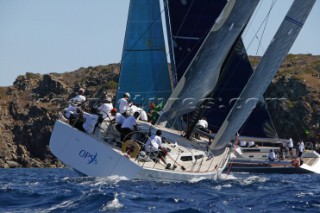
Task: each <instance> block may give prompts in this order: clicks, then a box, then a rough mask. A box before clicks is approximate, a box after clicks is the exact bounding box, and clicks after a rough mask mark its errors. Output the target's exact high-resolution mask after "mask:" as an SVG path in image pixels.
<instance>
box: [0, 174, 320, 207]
mask: <svg viewBox="0 0 320 213" xmlns="http://www.w3.org/2000/svg"><path fill="white" fill-rule="evenodd" d="M0 212H320V175H317V174H299V175H298V174H291V175H284V174H272V175H270V174H252V173H231V174H223V175H222V176H221V177H220V179H218V180H192V181H189V182H163V181H160V180H159V181H141V180H126V179H125V178H124V177H105V178H93V177H83V176H80V175H79V174H77V173H76V172H74V171H72V170H70V169H0Z"/></svg>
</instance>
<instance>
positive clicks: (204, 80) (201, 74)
mask: <svg viewBox="0 0 320 213" xmlns="http://www.w3.org/2000/svg"><path fill="white" fill-rule="evenodd" d="M258 2H259V0H243V1H236V0H230V1H229V2H228V3H227V5H226V6H225V8H224V9H223V11H222V13H221V15H220V16H219V18H218V19H217V21H216V23H215V24H214V25H213V27H212V29H211V31H210V32H209V34H208V36H207V38H206V39H205V41H204V42H203V44H202V46H201V47H200V49H199V51H198V53H197V54H196V56H195V57H194V59H193V60H192V62H191V64H190V65H189V67H188V69H187V71H186V72H185V74H184V75H183V76H182V78H181V79H180V81H179V83H178V85H177V87H176V88H175V90H174V91H173V93H172V94H171V96H170V98H169V100H168V102H167V103H166V105H165V107H164V109H163V112H162V114H161V117H160V121H166V120H169V119H172V118H175V117H179V116H181V115H183V114H186V113H188V112H191V111H193V110H195V109H196V108H197V107H199V105H200V104H201V102H202V101H203V99H204V98H205V97H206V96H208V95H209V94H210V93H211V92H212V90H213V89H214V88H215V85H216V83H217V80H218V77H219V73H220V70H221V67H222V64H223V62H224V60H225V58H226V57H227V55H228V52H229V51H230V48H231V47H232V45H233V43H234V42H235V40H236V39H237V37H238V35H239V34H240V33H241V31H242V30H243V29H244V27H245V25H246V23H247V22H248V20H249V18H250V16H251V14H252V13H253V11H254V9H255V8H256V6H257V4H258Z"/></svg>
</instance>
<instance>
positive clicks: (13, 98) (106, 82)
mask: <svg viewBox="0 0 320 213" xmlns="http://www.w3.org/2000/svg"><path fill="white" fill-rule="evenodd" d="M118 76H119V64H111V65H108V66H97V67H89V68H80V69H79V70H76V71H74V72H68V73H63V74H57V73H51V74H45V75H40V74H33V73H26V74H25V75H21V76H18V77H17V79H16V80H15V82H14V83H13V86H10V87H0V119H1V120H0V168H17V167H62V166H63V164H62V163H61V162H59V161H58V160H57V159H56V158H55V157H54V156H53V155H52V154H51V152H50V150H49V147H48V145H49V140H50V135H51V131H52V127H53V125H54V122H55V120H56V119H57V118H58V114H59V112H61V111H62V110H63V109H64V108H65V107H66V106H67V101H68V100H69V99H70V97H71V96H74V95H75V94H76V92H77V91H78V89H79V88H80V87H83V88H85V89H86V92H85V95H86V96H87V97H96V98H98V99H102V97H104V95H105V94H107V93H111V94H115V91H116V90H115V89H116V87H117V83H116V82H118Z"/></svg>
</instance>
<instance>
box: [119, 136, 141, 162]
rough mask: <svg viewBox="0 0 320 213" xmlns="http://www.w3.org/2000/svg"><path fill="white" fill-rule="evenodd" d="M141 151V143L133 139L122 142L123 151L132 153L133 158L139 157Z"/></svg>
mask: <svg viewBox="0 0 320 213" xmlns="http://www.w3.org/2000/svg"><path fill="white" fill-rule="evenodd" d="M139 151H140V146H139V144H138V143H137V142H135V141H133V140H127V141H126V142H124V143H123V144H122V152H123V153H125V152H126V153H128V155H130V157H131V158H135V157H137V155H138V153H139Z"/></svg>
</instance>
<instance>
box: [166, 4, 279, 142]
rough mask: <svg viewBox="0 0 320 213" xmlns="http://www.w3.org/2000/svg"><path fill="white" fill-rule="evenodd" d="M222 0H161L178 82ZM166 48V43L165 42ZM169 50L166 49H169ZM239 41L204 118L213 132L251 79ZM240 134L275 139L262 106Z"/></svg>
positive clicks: (225, 65) (268, 117)
mask: <svg viewBox="0 0 320 213" xmlns="http://www.w3.org/2000/svg"><path fill="white" fill-rule="evenodd" d="M226 3H227V1H226V0H197V1H185V2H182V1H175V0H164V5H165V6H166V7H167V11H168V12H167V13H168V15H167V17H168V19H169V20H168V21H167V23H169V24H168V26H170V29H169V30H168V32H170V34H169V41H170V40H172V49H173V50H172V55H173V56H174V57H172V58H173V59H171V64H172V69H173V70H174V71H175V72H176V77H177V80H180V78H181V77H182V75H183V74H184V72H185V70H186V69H187V67H188V66H189V64H190V62H191V60H192V58H193V57H194V56H195V54H196V52H197V51H198V49H199V47H200V46H201V44H202V43H203V41H204V38H205V37H206V36H207V34H208V32H209V30H210V28H211V27H212V25H213V24H214V22H215V20H216V19H217V17H218V16H219V14H220V13H221V11H222V9H223V7H224V6H225V4H226ZM169 44H170V42H169ZM169 47H170V46H169ZM252 72H253V70H252V67H251V65H250V62H249V60H248V56H247V54H246V50H245V48H244V45H243V42H242V39H241V38H239V39H238V40H237V43H236V45H234V47H233V48H232V50H231V51H230V53H229V56H228V58H227V60H226V62H225V63H224V65H223V67H222V71H221V76H220V79H219V81H218V84H217V87H216V89H215V95H214V104H213V105H211V106H210V109H208V111H207V112H206V114H205V117H206V118H207V120H208V123H209V126H210V129H211V130H212V131H213V132H217V131H218V130H219V127H220V126H221V125H222V123H223V121H224V119H225V118H226V117H227V115H228V112H229V111H230V109H231V108H232V106H233V104H234V101H230V100H232V99H234V98H237V97H239V95H240V92H241V91H242V89H243V88H244V86H245V84H246V83H247V81H248V79H249V77H250V76H251V75H252ZM240 132H241V133H242V134H243V135H250V136H254V137H275V136H277V133H276V130H275V128H274V126H273V123H272V120H271V118H270V115H269V113H268V111H267V110H266V106H265V105H263V104H262V102H261V104H259V107H257V108H256V109H255V110H254V112H253V113H252V115H251V116H250V117H249V119H248V122H246V124H245V125H244V126H243V127H242V129H241V130H240Z"/></svg>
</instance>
